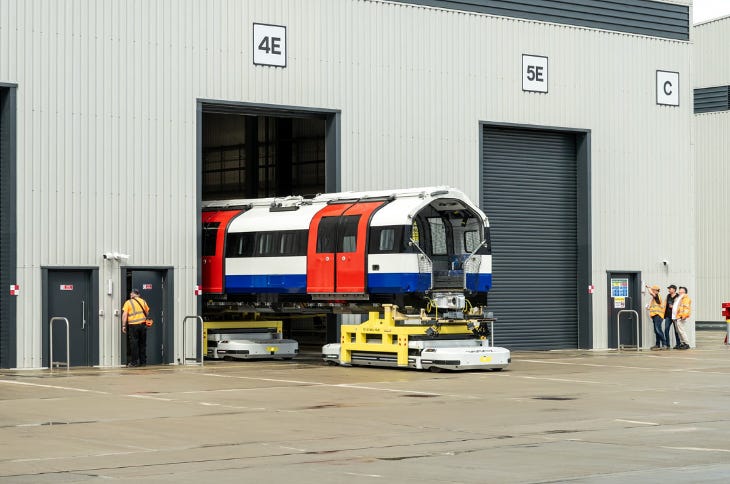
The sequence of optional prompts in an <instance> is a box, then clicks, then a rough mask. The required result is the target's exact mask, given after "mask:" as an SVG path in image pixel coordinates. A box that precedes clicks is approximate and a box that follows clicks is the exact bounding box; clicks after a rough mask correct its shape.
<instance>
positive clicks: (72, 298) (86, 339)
mask: <svg viewBox="0 0 730 484" xmlns="http://www.w3.org/2000/svg"><path fill="white" fill-rule="evenodd" d="M42 277H43V321H42V322H41V324H42V325H43V327H42V331H41V333H42V335H43V336H42V337H43V345H42V347H43V356H42V364H43V366H49V365H50V364H51V362H65V360H66V345H67V344H68V346H69V358H70V360H71V361H70V362H69V363H70V366H92V365H98V364H99V329H98V318H97V317H95V315H96V314H98V296H97V291H96V288H97V287H98V273H97V272H96V271H95V270H93V269H43V276H42ZM92 288H94V289H93V290H92ZM51 318H66V319H67V320H68V329H69V331H68V335H69V337H68V340H67V339H66V326H65V324H58V323H54V324H55V326H54V327H53V353H54V354H53V355H49V334H50V331H49V321H50V319H51ZM49 357H50V359H49Z"/></svg>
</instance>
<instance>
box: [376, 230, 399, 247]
mask: <svg viewBox="0 0 730 484" xmlns="http://www.w3.org/2000/svg"><path fill="white" fill-rule="evenodd" d="M394 245H395V229H383V230H382V231H381V232H380V245H379V247H378V250H379V251H380V252H392V251H393V246H394Z"/></svg>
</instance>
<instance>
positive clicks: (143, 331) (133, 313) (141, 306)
mask: <svg viewBox="0 0 730 484" xmlns="http://www.w3.org/2000/svg"><path fill="white" fill-rule="evenodd" d="M149 312H150V307H149V306H148V305H147V302H146V301H145V300H144V299H142V298H141V297H139V289H132V291H131V292H130V293H129V299H128V300H127V301H126V302H125V303H124V307H122V333H127V331H129V338H128V340H127V341H128V343H129V348H130V352H129V354H130V357H129V361H128V362H127V366H130V367H132V366H145V365H146V364H147V324H146V322H147V315H148V314H149Z"/></svg>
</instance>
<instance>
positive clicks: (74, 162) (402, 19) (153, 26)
mask: <svg viewBox="0 0 730 484" xmlns="http://www.w3.org/2000/svg"><path fill="white" fill-rule="evenodd" d="M253 22H264V23H272V24H280V25H286V26H287V42H288V65H287V68H285V69H279V68H272V67H254V66H253V65H252V56H251V43H252V40H251V39H252V33H251V29H252V27H251V24H252V23H253ZM0 39H1V40H2V42H1V43H0V80H2V81H3V82H14V83H17V84H18V86H19V88H18V150H17V156H18V207H19V212H18V220H19V221H21V223H20V226H19V234H18V246H19V253H18V267H19V269H18V277H19V281H18V282H19V283H20V284H21V287H22V288H27V290H26V289H24V290H23V292H22V295H21V296H20V297H19V299H18V304H19V306H18V321H19V328H18V335H19V341H18V355H19V361H18V364H19V365H20V366H23V367H31V366H38V365H39V364H40V347H41V342H40V336H39V335H40V330H39V326H40V324H41V305H40V303H39V301H40V295H41V283H40V267H41V266H44V265H48V266H58V265H63V266H69V265H82V266H99V267H100V268H101V271H100V274H99V278H100V281H106V280H107V279H112V280H113V281H114V283H115V294H114V296H113V297H109V296H106V294H103V289H101V288H100V303H101V309H104V310H105V313H106V314H107V316H106V318H100V319H99V325H100V327H101V330H100V341H101V344H102V348H101V351H100V355H101V362H102V364H114V363H118V361H119V354H118V353H119V331H118V328H119V321H118V319H115V318H112V317H109V315H110V314H111V313H112V312H113V310H114V309H115V308H119V307H121V302H122V301H121V296H122V295H120V294H119V290H118V287H116V286H118V283H119V270H118V265H117V263H109V262H103V260H102V259H101V253H102V252H104V251H108V250H118V251H120V252H124V253H129V254H130V255H131V257H130V259H129V261H127V264H129V265H133V266H146V265H154V266H172V267H174V269H175V294H174V298H175V301H178V302H177V303H176V305H175V319H176V320H177V321H176V324H179V321H180V320H181V319H182V316H183V315H186V314H194V313H195V311H196V303H197V301H196V299H195V298H194V297H193V296H192V286H193V285H194V284H195V283H196V282H197V280H196V279H197V264H198V261H197V247H196V243H197V225H198V221H197V220H196V217H195V210H196V197H195V187H196V180H195V176H196V174H195V173H196V170H195V166H196V112H195V107H196V104H195V103H196V99H199V98H204V99H223V100H233V101H242V102H251V103H263V104H279V105H290V106H307V107H317V108H324V109H337V110H340V111H341V113H342V115H341V133H342V139H341V158H342V160H343V162H342V163H343V164H342V169H341V173H342V178H341V184H342V189H343V190H348V189H358V190H370V189H382V188H395V187H403V186H423V185H441V184H445V185H450V186H454V187H459V188H461V189H463V190H464V191H465V192H466V194H467V196H469V197H470V198H471V199H473V200H476V199H478V195H479V176H478V168H479V163H478V162H479V136H480V134H479V133H480V129H479V124H478V123H479V121H480V120H484V121H500V122H510V123H524V124H531V125H549V126H561V127H577V128H588V129H591V130H592V132H591V133H592V134H591V142H592V172H593V180H594V183H593V194H592V196H593V206H594V216H593V242H594V247H593V256H594V270H595V277H594V281H603V280H605V272H604V271H605V270H606V268H608V267H611V268H616V267H637V268H639V269H642V270H643V272H644V275H645V276H646V277H647V279H649V280H654V281H659V280H660V279H662V278H666V276H665V274H664V273H663V272H662V270H663V268H662V267H661V265H660V264H656V260H659V259H661V258H662V256H659V255H657V254H660V253H661V254H664V256H666V257H668V258H670V259H674V260H676V261H677V265H676V266H675V267H677V270H678V271H680V272H681V273H687V274H692V273H693V271H694V267H693V266H692V263H691V260H692V257H693V256H692V254H691V253H692V249H693V247H692V243H691V242H688V241H687V240H685V238H684V237H676V238H671V239H668V238H663V237H657V236H656V229H655V228H652V227H655V226H657V225H660V226H666V224H667V223H668V221H669V215H668V214H664V213H662V214H660V215H659V217H660V220H659V222H660V223H659V224H653V225H652V224H647V223H644V222H645V221H644V220H639V219H638V218H637V217H634V216H633V214H634V213H635V212H636V210H635V207H636V206H637V205H641V206H645V205H646V204H648V203H650V202H652V203H653V202H655V201H656V200H657V199H660V198H661V197H662V194H661V191H660V190H656V193H654V192H652V191H651V190H650V189H648V188H647V186H648V183H647V180H648V179H649V178H650V177H651V179H652V180H653V181H652V184H654V185H655V186H657V187H660V186H667V185H668V184H669V183H670V179H669V176H670V175H669V173H671V172H672V171H674V170H675V169H676V168H679V167H680V166H684V164H686V162H687V160H689V159H690V145H689V142H688V140H687V139H686V133H687V132H689V113H690V111H691V102H690V100H691V97H690V87H691V86H690V82H683V83H682V84H681V93H680V98H681V102H682V106H681V107H680V108H665V107H658V106H656V105H655V104H654V96H655V89H654V84H655V82H654V76H655V74H654V71H655V70H656V69H666V70H674V71H679V72H680V73H681V75H682V79H686V78H687V77H688V76H689V44H688V43H686V42H678V41H670V40H661V39H655V38H648V37H642V36H637V35H631V34H615V33H607V32H602V31H597V30H592V29H585V28H576V27H571V26H565V25H552V24H546V23H540V22H533V21H526V20H518V19H504V18H498V17H490V16H486V15H480V14H473V13H463V12H454V11H443V10H439V9H431V8H424V7H415V6H409V5H403V4H391V3H382V2H378V1H368V0H351V1H342V0H309V1H307V2H299V1H295V0H258V1H246V2H241V1H237V0H218V1H216V0H211V1H206V2H203V1H199V0H180V1H173V0H166V1H158V2H147V1H144V0H130V1H127V2H112V1H103V2H99V1H95V0H73V1H71V0H69V1H55V0H38V1H33V2H27V1H19V0H15V1H13V0H4V1H2V2H0ZM523 53H528V54H537V55H546V56H549V57H550V94H548V95H540V94H529V93H524V92H522V90H521V86H520V72H521V69H520V65H521V64H520V63H521V55H522V54H523ZM659 165H661V166H662V167H665V168H666V169H662V170H660V171H658V172H657V171H656V170H655V168H656V167H657V166H659ZM690 169H691V168H690ZM677 196H678V197H683V198H686V199H689V198H690V196H691V193H690V192H689V191H688V190H684V189H679V191H678V193H677ZM617 201H618V202H620V203H612V202H617ZM622 233H625V234H629V235H627V238H631V237H635V241H636V242H631V243H629V242H626V243H620V244H617V243H616V237H617V234H622ZM692 282H693V281H691V282H690V284H691V283H692ZM102 286H103V284H102ZM595 296H596V299H595V301H596V303H595V306H594V315H595V318H596V327H597V328H598V329H597V333H596V341H600V340H601V338H603V340H605V335H604V336H601V334H600V326H601V324H604V323H603V322H602V321H601V318H602V317H603V316H602V314H603V313H604V312H605V303H604V300H603V297H604V296H605V289H604V288H600V287H598V292H597V293H596V295H595ZM191 336H192V335H191ZM181 338H182V333H181V332H180V331H179V328H178V331H177V332H176V343H180V341H181ZM188 340H189V341H191V340H192V337H190V338H188ZM176 347H177V349H178V351H179V344H178V345H177V346H176ZM177 356H179V355H176V357H177Z"/></svg>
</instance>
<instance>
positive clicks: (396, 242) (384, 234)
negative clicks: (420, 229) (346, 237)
mask: <svg viewBox="0 0 730 484" xmlns="http://www.w3.org/2000/svg"><path fill="white" fill-rule="evenodd" d="M410 237H411V227H410V226H409V225H405V226H403V225H390V226H383V227H371V228H370V235H369V238H368V239H369V240H368V253H370V254H400V253H403V252H408V248H409V244H410Z"/></svg>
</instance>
